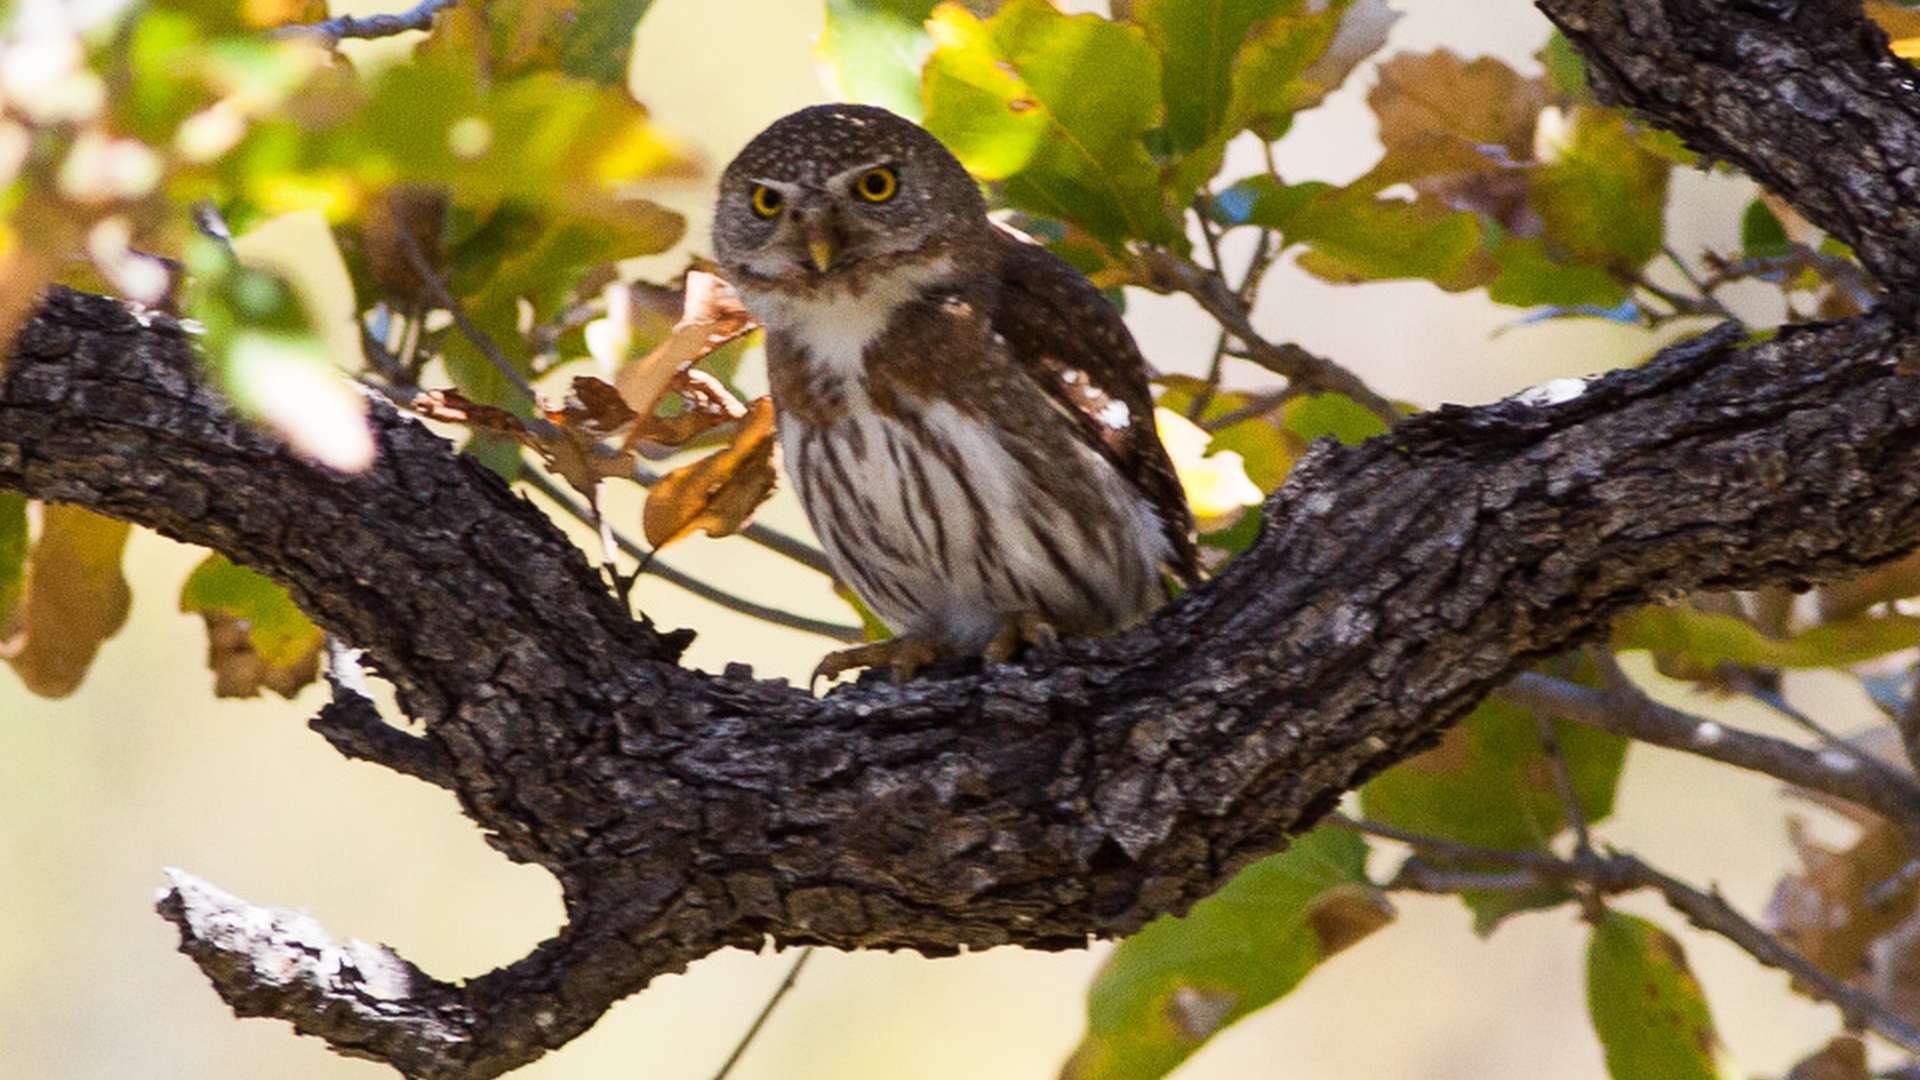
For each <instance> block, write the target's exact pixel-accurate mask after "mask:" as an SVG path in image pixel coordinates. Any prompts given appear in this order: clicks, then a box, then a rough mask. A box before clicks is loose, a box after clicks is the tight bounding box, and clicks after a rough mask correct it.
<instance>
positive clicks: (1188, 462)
mask: <svg viewBox="0 0 1920 1080" xmlns="http://www.w3.org/2000/svg"><path fill="white" fill-rule="evenodd" d="M1153 419H1154V424H1155V426H1156V427H1157V428H1158V429H1159V431H1160V441H1161V443H1163V444H1165V446H1166V448H1167V456H1168V457H1170V458H1172V459H1173V469H1174V471H1175V472H1176V473H1178V474H1179V476H1180V486H1181V487H1183V488H1185V489H1186V492H1187V502H1188V504H1190V505H1191V506H1192V507H1193V516H1194V517H1195V518H1197V519H1199V525H1200V531H1201V532H1212V531H1214V530H1215V529H1219V528H1224V527H1225V526H1227V525H1230V524H1232V523H1233V519H1235V518H1237V517H1239V516H1240V512H1241V511H1242V510H1244V509H1245V508H1247V507H1249V506H1258V505H1259V504H1260V500H1261V499H1262V498H1264V497H1265V496H1264V494H1263V493H1262V492H1261V490H1260V488H1259V487H1258V486H1257V485H1256V484H1254V482H1253V481H1252V480H1250V479H1248V478H1247V462H1246V459H1245V458H1243V457H1241V456H1240V454H1239V453H1238V452H1237V451H1233V450H1217V451H1215V452H1213V453H1211V454H1209V453H1207V445H1208V443H1210V442H1211V441H1212V436H1210V435H1208V434H1207V433H1206V431H1205V430H1203V429H1202V428H1200V426H1199V425H1197V424H1195V423H1194V422H1193V421H1191V420H1188V419H1187V418H1186V417H1184V416H1181V415H1180V414H1179V413H1177V412H1174V411H1173V410H1171V409H1155V410H1153Z"/></svg>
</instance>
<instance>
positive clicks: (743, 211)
mask: <svg viewBox="0 0 1920 1080" xmlns="http://www.w3.org/2000/svg"><path fill="white" fill-rule="evenodd" d="M713 242H714V251H715V254H716V257H717V260H718V262H719V264H720V266H721V268H722V270H723V271H724V272H725V273H726V275H727V277H728V278H729V279H730V280H731V281H732V282H733V284H734V286H735V287H736V288H737V289H738V290H739V292H740V296H741V299H742V300H743V301H744V302H745V304H746V306H747V310H748V311H749V312H751V313H752V314H753V316H754V318H756V319H757V320H759V322H760V324H761V325H762V326H763V327H764V328H765V330H766V353H767V368H768V374H769V381H770V385H771V388H772V394H773V401H774V408H775V412H776V415H777V417H778V425H779V444H780V451H781V458H782V460H783V462H784V465H785V468H786V472H787V475H788V478H789V481H790V482H791V483H792V485H793V487H794V490H795V491H796V493H797V494H798V495H799V498H800V501H801V504H802V505H803V506H804V507H805V509H806V513H807V518H808V520H809V521H810V522H811V523H812V525H813V529H814V532H815V533H817V534H818V535H819V537H820V543H821V545H822V546H823V547H824V548H825V550H826V554H827V557H828V560H829V561H830V562H831V563H832V565H833V568H834V570H835V572H836V573H837V574H838V575H839V577H840V578H841V580H842V581H844V582H845V583H846V584H847V585H848V586H849V587H850V588H852V589H853V591H854V592H856V593H858V594H859V596H860V598H861V599H862V600H863V601H865V602H866V604H867V606H868V607H869V608H870V609H871V610H872V611H873V612H874V613H875V614H876V615H878V616H879V617H880V618H881V619H882V620H883V621H885V622H886V624H887V625H888V627H889V628H891V629H892V630H893V631H894V632H895V635H896V636H895V637H894V638H893V639H891V640H889V641H883V642H879V643H877V644H872V645H867V646H862V647H858V648H853V649H847V650H843V651H841V652H837V653H834V654H832V655H829V656H828V657H827V658H826V659H825V660H824V661H822V662H821V665H820V668H819V669H818V670H817V671H816V676H820V675H824V676H826V677H829V678H831V677H833V676H834V675H837V674H839V673H840V672H841V671H844V670H847V669H850V668H853V667H860V666H877V665H886V666H889V667H891V668H892V669H893V672H894V674H895V676H896V677H897V678H902V679H904V678H908V677H911V675H912V674H913V673H914V671H916V670H917V669H918V668H919V667H921V666H923V665H924V664H926V663H928V662H930V661H932V660H934V659H937V658H940V657H944V656H956V655H966V654H979V655H983V656H986V657H987V658H989V659H994V660H1004V659H1006V658H1008V657H1009V656H1011V655H1012V654H1013V653H1014V652H1015V651H1016V650H1018V649H1019V648H1020V647H1021V645H1022V644H1024V643H1040V642H1045V641H1049V640H1051V639H1052V637H1053V636H1054V635H1055V634H1058V633H1065V634H1099V633H1103V632H1107V631H1111V630H1116V629H1119V628H1121V627H1124V626H1126V625H1128V624H1129V623H1132V622H1134V621H1135V620H1137V619H1139V618H1140V617H1141V616H1142V615H1144V614H1145V613H1146V612H1148V611H1150V610H1152V609H1153V608H1154V607H1155V606H1156V605H1158V604H1160V603H1161V602H1163V601H1164V600H1165V599H1166V597H1167V595H1168V591H1167V590H1168V582H1167V576H1168V575H1171V576H1172V578H1173V579H1174V580H1176V581H1178V582H1181V583H1183V584H1184V583H1190V582H1192V581H1193V580H1194V578H1195V576H1196V573H1197V556H1196V552H1195V548H1194V541H1193V527H1194V523H1193V514H1192V511H1191V510H1190V509H1189V508H1188V506H1187V502H1186V499H1185V496H1184V494H1183V493H1182V491H1181V487H1180V482H1179V479H1178V478H1177V476H1176V475H1175V473H1174V470H1173V465H1172V463H1171V462H1170V461H1169V460H1168V458H1167V454H1166V450H1165V449H1164V448H1163V447H1162V446H1161V444H1160V440H1159V436H1158V435H1157V433H1156V432H1155V430H1154V422H1153V400H1152V398H1151V396H1150V394H1149V392H1148V388H1147V372H1146V362H1145V361H1144V360H1143V359H1142V358H1141V355H1140V351H1139V349H1138V347H1137V346H1135V344H1134V342H1133V338H1132V336H1131V335H1130V334H1129V333H1128V332H1127V328H1126V325H1125V324H1124V323H1123V322H1122V321H1121V319H1120V315H1119V312H1118V311H1116V310H1115V308H1114V306H1113V305H1112V304H1111V303H1109V302H1108V300H1107V298H1106V297H1105V296H1104V295H1103V294H1102V293H1101V292H1100V290H1099V289H1097V288H1096V287H1094V285H1093V284H1092V283H1091V282H1089V281H1088V280H1087V279H1086V278H1085V277H1082V276H1081V275H1080V274H1079V273H1078V272H1077V271H1075V270H1074V269H1073V268H1072V267H1070V266H1068V265H1067V264H1066V263H1064V262H1062V261H1060V260H1059V259H1058V258H1056V257H1055V256H1053V255H1052V254H1050V253H1048V252H1047V251H1046V250H1045V249H1044V248H1042V247H1040V246H1038V245H1036V244H1034V243H1032V242H1031V241H1029V240H1027V239H1026V238H1024V237H1021V236H1020V235H1019V234H1017V233H1014V232H1012V231H1010V230H1007V229H1003V228H1001V227H999V226H998V225H996V224H995V223H994V222H993V221H992V220H990V219H989V218H988V217H987V207H986V203H985V201H984V199H982V197H981V194H980V189H979V186H978V185H977V184H976V183H975V182H974V180H973V178H972V177H971V176H969V175H968V174H967V171H966V170H965V169H964V168H963V167H962V166H961V165H960V162H959V161H958V160H956V159H955V158H954V156H953V155H952V154H951V153H949V152H948V151H947V149H946V147H944V146H942V145H941V144H940V142H939V141H938V140H937V139H935V138H934V137H933V136H932V135H930V134H928V133H927V131H926V130H925V129H923V128H921V127H920V126H918V125H917V124H914V123H912V122H911V121H908V120H905V119H903V118H901V117H899V116H896V115H894V114H893V113H890V112H888V111H886V110H885V109H879V108H873V107H870V106H860V105H822V106H816V107H814V108H809V109H802V110H801V111H799V112H797V113H794V114H792V115H790V116H787V117H785V118H783V119H781V120H778V121H776V122H775V123H774V124H773V125H772V126H771V127H769V128H767V129H766V130H765V131H763V132H761V133H760V134H759V135H758V136H756V137H755V138H754V139H753V141H752V142H750V143H748V144H747V146H746V148H745V149H743V150H742V151H741V152H740V154H739V156H738V157H736V158H735V159H734V160H733V162H732V164H730V165H728V166H727V169H726V172H725V174H724V175H723V176H722V177H721V180H720V194H719V202H718V205H717V207H716V208H715V211H714V226H713Z"/></svg>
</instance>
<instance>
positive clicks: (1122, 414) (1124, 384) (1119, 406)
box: [993, 234, 1199, 584]
mask: <svg viewBox="0 0 1920 1080" xmlns="http://www.w3.org/2000/svg"><path fill="white" fill-rule="evenodd" d="M1001 239H1002V241H1003V242H1004V247H1005V252H1004V256H1003V258H1002V260H1001V275H1002V285H1001V291H1000V297H999V302H998V305H997V307H996V308H995V311H994V314H993V324H994V330H996V331H997V332H998V333H999V334H1000V336H1001V338H1002V339H1003V340H1004V341H1006V343H1007V347H1008V350H1009V351H1010V352H1011V353H1012V355H1013V359H1014V361H1015V362H1016V363H1017V364H1019V365H1020V367H1021V369H1022V370H1023V371H1024V372H1025V373H1026V374H1027V375H1028V376H1030V377H1031V378H1032V379H1033V381H1034V382H1035V383H1037V384H1038V385H1039V387H1040V388H1041V390H1042V391H1043V392H1044V393H1046V394H1047V396H1048V398H1049V399H1050V400H1051V401H1052V402H1053V404H1054V405H1055V406H1056V407H1058V408H1059V410H1060V411H1061V412H1062V413H1063V414H1064V415H1065V416H1067V417H1068V418H1070V419H1071V420H1072V421H1073V423H1074V425H1075V427H1076V428H1077V430H1078V431H1079V432H1080V435H1081V437H1082V438H1083V439H1084V440H1085V441H1086V442H1087V443H1088V445H1090V446H1092V447H1094V448H1095V449H1096V450H1098V451H1099V452H1100V453H1101V454H1103V455H1105V456H1106V458H1107V459H1108V460H1109V461H1111V462H1113V464H1114V467H1115V468H1117V469H1118V470H1119V471H1120V474H1121V475H1122V476H1124V477H1126V478H1127V480H1128V481H1129V482H1131V483H1132V484H1133V485H1134V487H1136V488H1137V489H1138V490H1139V491H1140V492H1141V494H1143V495H1145V496H1146V497H1147V499H1148V500H1149V501H1150V502H1151V503H1152V504H1153V506H1154V507H1155V508H1156V509H1157V510H1158V511H1159V514H1160V520H1161V522H1162V524H1163V526H1164V527H1165V529H1166V535H1167V543H1168V550H1169V551H1171V552H1172V555H1171V557H1170V560H1169V565H1168V567H1167V569H1168V570H1170V571H1172V573H1173V575H1174V576H1175V577H1176V578H1178V579H1179V580H1180V582H1181V583H1182V584H1192V583H1193V582H1194V581H1196V580H1198V577H1199V553H1198V551H1197V550H1196V549H1195V547H1194V539H1193V532H1194V522H1193V511H1192V510H1191V509H1190V508H1189V507H1188V506H1187V499H1186V493H1185V492H1184V491H1183V490H1182V489H1181V487H1180V478H1179V476H1178V475H1177V474H1176V473H1175V472H1174V469H1173V462H1172V461H1171V460H1170V459H1169V458H1168V457H1167V451H1166V448H1165V447H1164V446H1162V445H1161V444H1160V436H1159V433H1158V432H1157V431H1155V429H1154V424H1153V396H1152V394H1151V392H1150V391H1149V390H1148V388H1147V362H1146V359H1145V358H1144V357H1142V356H1141V355H1140V348H1139V346H1137V345H1135V344H1134V341H1133V335H1132V334H1131V333H1129V332H1128V331H1127V327H1126V323H1125V322H1123V321H1122V320H1121V318H1120V312H1119V311H1118V310H1116V309H1115V308H1114V306H1113V304H1112V303H1111V302H1109V301H1108V300H1107V298H1106V296H1105V295H1104V294H1102V293H1101V292H1100V290H1099V289H1097V288H1095V287H1094V285H1093V283H1092V282H1090V281H1088V280H1087V279H1086V278H1085V277H1084V276H1082V275H1081V273H1080V272H1079V271H1077V270H1075V269H1074V268H1073V267H1071V266H1069V265H1067V264H1066V263H1065V262H1062V261H1061V260H1060V259H1059V258H1058V257H1056V256H1054V255H1053V254H1052V253H1050V252H1048V251H1047V250H1046V249H1045V248H1042V247H1040V246H1039V245H1037V244H1034V243H1030V242H1026V241H1023V240H1020V239H1015V238H1014V237H1013V236H1011V235H1007V234H1001Z"/></svg>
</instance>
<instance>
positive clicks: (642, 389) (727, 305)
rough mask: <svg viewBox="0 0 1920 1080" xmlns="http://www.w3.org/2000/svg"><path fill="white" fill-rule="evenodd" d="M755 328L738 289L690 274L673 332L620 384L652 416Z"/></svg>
mask: <svg viewBox="0 0 1920 1080" xmlns="http://www.w3.org/2000/svg"><path fill="white" fill-rule="evenodd" d="M755 325H756V324H755V323H754V321H753V319H752V317H751V316H749V315H748V314H747V309H746V308H745V307H744V306H742V305H741V303H740V297H739V294H737V293H735V292H734V291H733V286H731V285H729V284H727V283H726V282H725V281H722V280H721V279H720V278H718V277H716V276H714V275H713V274H709V273H706V272H704V271H701V270H689V271H688V272H687V297H686V302H685V305H684V307H683V308H682V312H681V316H680V321H679V322H678V323H676V324H674V327H673V332H672V333H671V334H668V335H667V339H666V340H665V341H663V342H661V343H660V344H659V345H658V346H655V348H654V350H653V351H652V352H650V353H648V354H647V355H645V356H643V357H641V358H640V359H638V360H635V361H634V362H633V363H631V364H628V365H627V366H626V367H623V368H621V369H620V372H619V374H617V375H615V376H614V384H615V385H617V386H618V387H619V388H620V396H621V397H623V398H625V399H626V402H627V404H628V405H629V406H630V407H631V408H632V409H633V411H634V412H636V413H638V414H640V415H641V416H652V415H653V411H654V409H655V408H657V407H658V406H659V404H660V398H661V397H662V396H663V395H665V394H666V392H667V391H668V390H669V389H672V388H673V385H674V376H676V375H678V374H680V373H681V372H684V371H686V370H687V369H688V368H690V367H692V366H693V365H694V364H695V363H697V362H699V360H700V359H701V358H702V357H704V356H706V355H707V354H708V353H710V352H712V351H713V350H715V349H717V348H719V347H720V346H722V345H725V344H726V343H727V342H729V341H732V340H733V339H734V338H737V337H739V336H740V335H742V334H745V333H747V332H748V331H750V330H752V329H753V328H754V326H755Z"/></svg>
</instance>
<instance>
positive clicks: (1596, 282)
mask: <svg viewBox="0 0 1920 1080" xmlns="http://www.w3.org/2000/svg"><path fill="white" fill-rule="evenodd" d="M1493 262H1494V265H1495V266H1497V267H1499V273H1498V275H1497V276H1495V277H1494V279H1493V280H1492V281H1490V282H1488V283H1487V297H1488V298H1489V299H1491V300H1492V301H1493V302H1494V303H1496V304H1511V305H1513V306H1514V307H1540V306H1543V305H1544V306H1553V307H1562V308H1579V307H1595V308H1612V307H1616V306H1618V305H1619V304H1620V303H1621V302H1623V301H1625V300H1626V299H1627V286H1626V285H1625V284H1623V283H1622V282H1621V281H1620V279H1619V278H1617V277H1615V276H1614V275H1613V274H1610V273H1608V272H1607V271H1606V270H1604V269H1602V268H1600V267H1598V266H1590V265H1587V264H1583V263H1568V262H1562V261H1560V260H1558V259H1555V258H1554V257H1553V256H1552V255H1551V254H1549V253H1548V251H1547V249H1546V247H1545V245H1543V244H1541V243H1540V241H1539V240H1536V239H1533V238H1531V237H1519V236H1509V237H1507V238H1505V239H1504V240H1502V241H1501V242H1500V244H1499V245H1498V246H1496V247H1495V248H1494V249H1493Z"/></svg>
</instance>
